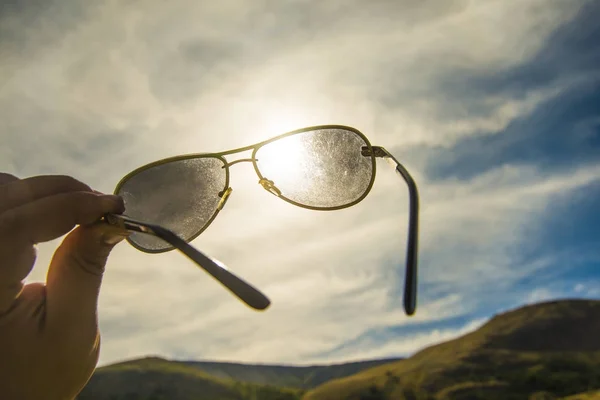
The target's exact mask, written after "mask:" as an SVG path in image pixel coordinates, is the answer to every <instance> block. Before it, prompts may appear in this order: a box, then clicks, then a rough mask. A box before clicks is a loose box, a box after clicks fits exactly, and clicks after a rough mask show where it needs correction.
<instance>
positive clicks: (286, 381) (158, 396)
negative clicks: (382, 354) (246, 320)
mask: <svg viewBox="0 0 600 400" xmlns="http://www.w3.org/2000/svg"><path fill="white" fill-rule="evenodd" d="M398 360H399V359H397V358H392V359H384V360H375V361H360V362H351V363H344V364H335V365H315V366H282V365H261V364H258V365H252V364H235V363H223V362H200V361H168V360H165V359H162V358H157V357H148V358H142V359H138V360H131V361H126V362H122V363H118V364H113V365H110V366H107V367H102V368H99V369H98V370H97V371H96V372H95V374H94V376H93V377H92V379H91V380H90V382H89V383H88V385H87V386H86V388H85V389H84V391H83V392H82V393H81V394H80V395H79V396H78V400H142V399H143V400H150V399H152V400H163V399H169V400H188V399H189V400H200V399H206V400H212V399H215V400H216V399H225V400H229V399H232V400H233V399H235V400H238V399H239V400H246V399H248V400H254V399H257V400H263V399H265V400H268V399H274V400H275V399H276V400H296V399H299V398H300V397H301V395H302V394H303V393H304V390H303V389H309V388H313V387H316V386H317V385H319V384H321V383H324V382H327V381H329V380H331V379H336V378H343V377H346V376H349V375H352V374H355V373H357V372H360V371H363V370H365V369H368V368H372V367H375V366H380V365H383V364H386V363H390V362H394V361H398Z"/></svg>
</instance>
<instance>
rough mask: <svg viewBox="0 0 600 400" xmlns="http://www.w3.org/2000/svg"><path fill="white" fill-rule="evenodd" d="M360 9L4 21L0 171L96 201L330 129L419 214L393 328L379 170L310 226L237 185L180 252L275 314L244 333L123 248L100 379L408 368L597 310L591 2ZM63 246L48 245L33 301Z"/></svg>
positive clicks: (68, 6) (47, 15) (104, 13)
mask: <svg viewBox="0 0 600 400" xmlns="http://www.w3.org/2000/svg"><path fill="white" fill-rule="evenodd" d="M0 3H1V2H0ZM365 4H366V3H363V2H358V1H350V0H345V1H342V0H340V1H330V2H327V3H326V4H325V2H317V1H309V0H289V1H281V2H253V3H251V2H242V1H235V0H227V1H220V2H218V3H213V2H204V1H200V2H197V1H194V2H192V1H183V0H182V1H172V2H169V3H168V5H167V3H164V2H161V1H158V0H157V1H147V2H144V3H129V4H118V3H117V2H111V1H104V2H103V1H99V2H94V3H88V4H86V5H81V4H79V5H76V4H75V2H71V1H69V0H63V1H60V0H54V1H43V2H42V1H39V2H28V5H27V6H23V5H18V6H17V5H14V4H3V3H2V13H1V14H0V35H2V37H3V38H5V40H2V41H0V55H1V57H0V60H1V61H0V77H1V78H0V79H1V80H0V121H1V122H0V135H1V138H2V143H3V145H2V147H1V148H0V170H2V171H5V172H10V173H13V174H16V175H18V176H21V177H25V176H31V175H37V174H48V173H61V174H70V175H73V176H75V177H77V178H78V179H81V180H82V181H85V182H87V183H88V184H90V185H92V186H93V187H94V188H96V189H98V190H102V191H105V192H112V190H113V189H114V186H115V184H116V183H117V182H118V180H119V179H120V178H121V177H122V176H123V175H125V174H126V173H128V172H129V171H130V170H132V169H134V168H136V167H138V166H140V165H143V164H145V163H147V162H151V161H154V160H157V159H160V158H164V157H168V156H172V155H177V154H183V153H189V152H204V151H207V152H208V151H221V150H225V149H228V148H234V147H240V146H244V145H247V144H251V143H254V142H257V141H260V140H263V139H267V138H269V137H270V136H273V135H275V134H278V133H283V132H285V131H288V130H292V129H296V128H301V127H305V126H309V125H316V124H326V123H339V124H345V125H351V126H355V127H356V128H358V129H360V130H361V131H363V132H364V133H365V134H366V135H367V136H368V137H369V138H370V140H371V142H372V143H373V144H376V145H381V146H384V147H386V148H387V149H389V150H390V151H392V153H394V154H395V155H396V156H397V158H398V159H400V161H401V162H403V164H404V165H405V166H406V167H407V168H408V169H409V170H410V171H411V173H412V174H413V175H414V176H415V178H416V180H417V183H418V185H419V188H420V191H421V207H422V214H421V228H422V231H421V232H422V233H421V247H420V256H421V263H420V283H419V287H420V294H419V307H418V310H417V314H416V316H414V317H411V318H408V317H406V316H405V315H404V314H403V311H402V307H401V287H402V285H403V271H402V264H403V260H404V242H405V239H406V223H407V207H408V203H407V193H406V188H405V186H404V184H403V183H402V182H401V181H400V180H399V179H398V178H397V176H395V174H394V172H393V169H391V168H388V166H387V165H386V164H385V163H384V162H380V163H379V164H378V171H377V180H376V183H375V186H374V188H373V191H372V193H371V194H370V195H369V196H368V197H367V198H366V199H365V200H364V201H363V202H361V203H359V204H358V205H356V206H355V207H352V208H350V209H347V210H343V211H338V212H329V213H315V212H310V211H307V210H301V209H296V208H294V207H292V206H290V205H288V204H286V203H284V202H281V201H277V199H275V198H274V197H273V196H270V195H268V194H266V193H264V192H263V191H262V189H261V188H260V186H258V185H256V178H255V176H253V175H252V174H253V171H251V170H250V169H248V168H245V167H246V166H245V165H244V164H240V165H239V166H236V167H235V169H233V171H232V173H233V177H232V179H233V180H232V183H231V186H232V187H233V188H234V192H233V194H232V197H231V199H230V200H229V202H228V204H227V207H226V209H225V210H224V211H223V212H222V213H221V214H220V215H219V217H218V218H217V220H216V221H215V222H214V223H213V225H212V226H211V227H210V228H209V229H208V230H207V231H206V232H205V233H203V234H202V235H201V236H200V237H199V238H198V239H196V240H195V241H194V245H196V246H198V247H199V248H201V249H203V250H205V251H206V252H207V253H209V254H211V255H213V256H215V257H216V258H218V259H221V260H223V261H224V262H225V263H226V264H227V265H229V266H230V268H231V269H233V270H235V271H236V272H238V273H239V274H241V275H242V276H244V277H246V278H248V279H249V280H250V281H251V282H253V283H255V284H256V285H257V286H259V287H260V288H261V289H263V290H264V291H265V292H266V293H267V295H269V297H270V298H271V299H272V301H273V306H272V307H271V308H270V309H269V310H268V311H267V312H265V313H262V314H257V313H254V312H252V311H250V310H248V309H246V308H245V307H243V306H242V305H241V304H239V303H238V302H237V300H235V299H234V298H232V297H231V296H230V295H229V294H228V293H226V292H224V291H223V290H222V289H221V288H220V287H219V286H218V285H217V284H215V283H214V282H212V281H211V279H210V278H209V277H207V276H206V275H204V274H203V273H201V272H200V271H198V270H196V269H194V268H193V267H192V266H191V265H190V264H189V263H188V262H187V261H186V260H185V259H184V258H183V257H181V256H180V255H178V254H176V253H167V254H162V255H147V254H142V253H139V252H137V251H136V250H134V249H133V248H132V247H130V246H128V245H127V244H122V245H120V246H118V247H117V249H116V250H115V251H114V253H113V255H112V256H111V259H110V262H109V265H108V268H107V272H106V276H105V282H104V285H103V290H102V294H101V301H100V322H101V330H102V333H103V338H104V339H103V348H102V354H101V362H102V363H109V362H113V361H117V360H120V359H123V358H131V357H137V356H144V355H149V354H153V355H160V356H164V357H171V358H179V359H216V360H228V361H245V362H270V363H314V362H319V363H321V362H339V361H345V360H355V359H362V358H374V357H389V356H398V355H409V354H412V353H413V352H414V351H416V350H418V349H420V348H423V347H424V346H427V345H430V344H433V343H437V342H439V341H442V340H447V339H450V338H453V337H456V336H457V335H460V334H463V333H465V332H468V331H470V330H472V329H475V328H477V327H478V326H480V325H481V324H482V323H484V322H485V321H486V320H487V318H489V317H491V316H492V315H494V314H495V313H498V312H501V311H504V310H506V309H509V308H513V307H517V306H519V305H523V304H527V303H531V302H536V301H541V300H546V299H552V298H564V297H584V298H600V272H599V271H600V269H599V268H598V266H599V265H600V250H598V245H597V243H598V240H599V239H600V230H599V229H598V226H600V220H599V218H600V217H599V216H598V213H597V212H596V210H597V208H598V205H597V203H598V200H597V199H598V198H600V114H599V112H598V110H600V99H599V97H598V88H599V87H600V68H599V67H598V65H600V45H599V43H600V30H599V29H598V27H597V23H596V21H598V19H599V18H600V2H598V1H591V0H588V1H585V0H573V1H568V2H567V1H560V0H519V1H516V0H515V1H505V0H502V1H500V0H498V1H486V2H474V1H462V0H456V1H454V0H453V1H441V0H440V1H438V2H415V1H411V0H402V1H391V0H390V1H384V0H374V1H371V2H369V3H368V5H365ZM57 243H58V241H53V242H51V243H46V244H41V245H40V252H39V258H38V263H37V265H36V268H35V270H34V272H33V273H32V275H31V276H30V278H29V279H30V280H32V281H34V280H42V279H43V278H44V274H45V272H46V266H47V264H48V260H49V258H50V257H51V254H52V251H53V250H54V248H55V246H56V244H57Z"/></svg>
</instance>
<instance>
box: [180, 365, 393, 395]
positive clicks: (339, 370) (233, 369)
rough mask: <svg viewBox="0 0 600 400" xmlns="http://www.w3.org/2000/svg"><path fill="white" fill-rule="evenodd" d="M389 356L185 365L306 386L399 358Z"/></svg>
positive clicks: (241, 377)
mask: <svg viewBox="0 0 600 400" xmlns="http://www.w3.org/2000/svg"><path fill="white" fill-rule="evenodd" d="M399 360H400V359H399V358H390V359H382V360H372V361H358V362H349V363H343V364H331V365H312V366H305V367H304V366H303V367H300V366H282V365H263V364H257V365H252V364H234V363H222V362H206V361H190V362H185V363H184V364H185V365H189V366H192V367H196V368H198V369H199V370H201V371H203V372H206V373H207V374H210V375H211V376H214V377H218V378H223V379H233V380H236V381H241V382H251V383H258V384H270V385H276V386H287V387H292V388H299V389H310V388H314V387H316V386H318V385H321V384H323V383H325V382H327V381H330V380H332V379H337V378H343V377H346V376H350V375H353V374H356V373H358V372H360V371H364V370H366V369H368V368H373V367H377V366H379V365H383V364H389V363H391V362H395V361H399Z"/></svg>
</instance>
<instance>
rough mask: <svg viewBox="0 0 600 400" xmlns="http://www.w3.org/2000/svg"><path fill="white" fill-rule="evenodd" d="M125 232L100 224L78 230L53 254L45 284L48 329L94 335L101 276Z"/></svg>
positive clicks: (127, 233)
mask: <svg viewBox="0 0 600 400" xmlns="http://www.w3.org/2000/svg"><path fill="white" fill-rule="evenodd" d="M128 235H129V232H127V231H126V230H123V229H120V228H117V227H114V226H110V225H106V224H103V223H97V224H94V225H91V226H79V227H78V228H77V229H75V230H74V231H73V232H71V233H70V234H69V235H67V237H66V238H65V240H64V241H63V242H62V244H61V245H60V246H59V248H58V249H57V250H56V252H55V253H54V257H53V258H52V262H51V263H50V268H49V270H48V278H47V282H46V286H47V289H46V292H47V304H46V310H47V314H46V318H47V319H46V323H47V324H48V329H51V330H55V331H58V332H60V331H64V330H65V329H66V328H67V327H70V328H69V329H71V330H72V329H74V330H75V331H76V332H79V333H81V332H87V333H89V334H90V335H91V334H93V333H95V329H96V324H97V316H96V310H97V307H98V294H99V292H100V284H101V283H102V274H103V272H104V267H105V265H106V261H107V259H108V256H109V254H110V251H111V250H112V249H113V247H114V246H115V245H116V244H117V243H119V242H120V241H122V240H123V239H125V238H126V237H127V236H128Z"/></svg>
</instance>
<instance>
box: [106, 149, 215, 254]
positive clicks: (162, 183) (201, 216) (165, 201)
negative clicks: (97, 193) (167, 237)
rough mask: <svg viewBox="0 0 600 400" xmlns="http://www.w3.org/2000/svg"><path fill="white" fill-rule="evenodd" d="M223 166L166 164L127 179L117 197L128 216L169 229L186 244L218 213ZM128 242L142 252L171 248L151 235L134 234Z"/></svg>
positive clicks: (209, 161) (207, 161)
mask: <svg viewBox="0 0 600 400" xmlns="http://www.w3.org/2000/svg"><path fill="white" fill-rule="evenodd" d="M223 166H224V163H223V161H222V160H221V159H219V158H214V157H206V158H193V159H187V160H178V161H171V162H166V163H164V164H159V165H156V166H153V167H150V168H147V169H144V170H142V171H140V172H138V173H136V174H134V175H133V176H131V177H129V178H128V179H127V180H126V181H125V182H123V183H122V184H121V185H120V186H119V188H118V191H117V194H118V195H120V196H122V197H123V199H124V201H125V209H126V211H125V214H126V215H127V216H129V217H131V218H133V219H138V220H140V221H144V222H148V223H152V224H155V225H160V226H163V227H165V228H168V229H170V230H172V231H173V232H174V233H176V234H177V235H178V236H180V237H181V238H182V239H184V240H186V241H189V240H191V239H192V238H193V237H194V236H196V235H197V234H198V233H199V232H200V231H202V229H204V228H205V227H206V226H207V225H208V224H209V223H210V222H211V221H212V218H213V217H214V216H215V214H216V212H217V206H218V204H219V201H220V200H221V197H220V194H222V191H223V190H225V189H226V182H227V170H226V169H225V168H223ZM129 240H130V241H131V242H132V243H134V244H135V245H136V246H138V247H140V248H141V249H142V250H147V251H164V250H168V249H171V246H170V245H169V244H168V243H166V242H164V241H162V240H161V239H159V238H156V237H154V236H151V235H145V234H141V233H133V234H131V236H130V237H129Z"/></svg>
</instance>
